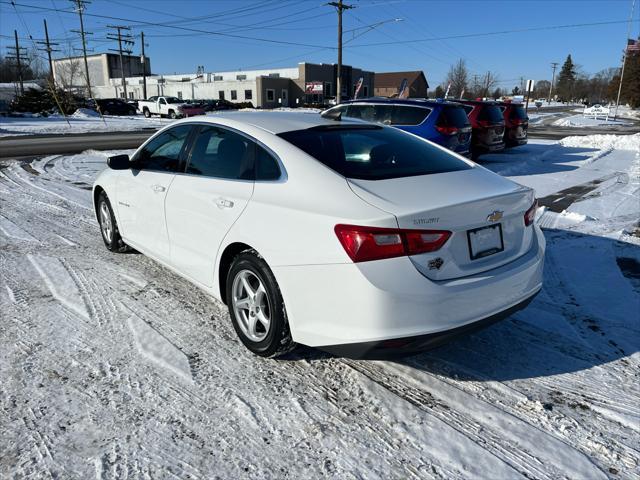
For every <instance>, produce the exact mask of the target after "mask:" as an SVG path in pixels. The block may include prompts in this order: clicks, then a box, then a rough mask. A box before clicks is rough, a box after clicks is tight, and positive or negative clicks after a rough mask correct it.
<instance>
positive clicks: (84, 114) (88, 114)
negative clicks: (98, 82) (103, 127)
mask: <svg viewBox="0 0 640 480" xmlns="http://www.w3.org/2000/svg"><path fill="white" fill-rule="evenodd" d="M71 116H72V117H73V118H92V117H99V116H100V114H99V113H98V112H96V111H95V110H91V109H89V108H79V109H77V110H76V111H75V112H73V115H71Z"/></svg>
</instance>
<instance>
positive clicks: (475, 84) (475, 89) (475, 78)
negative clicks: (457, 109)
mask: <svg viewBox="0 0 640 480" xmlns="http://www.w3.org/2000/svg"><path fill="white" fill-rule="evenodd" d="M479 86H480V84H478V75H477V74H474V75H473V97H474V98H476V97H477V96H478V90H480V89H479V88H478V87H479ZM460 98H462V97H460Z"/></svg>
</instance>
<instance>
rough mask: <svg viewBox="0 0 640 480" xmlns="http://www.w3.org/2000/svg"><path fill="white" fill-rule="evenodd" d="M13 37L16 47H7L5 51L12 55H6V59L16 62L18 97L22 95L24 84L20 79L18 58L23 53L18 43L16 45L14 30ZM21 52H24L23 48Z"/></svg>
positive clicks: (15, 32) (16, 36) (16, 33)
mask: <svg viewBox="0 0 640 480" xmlns="http://www.w3.org/2000/svg"><path fill="white" fill-rule="evenodd" d="M13 35H14V37H15V39H16V46H15V47H7V49H8V50H9V53H11V54H12V55H7V58H10V59H12V60H15V61H16V67H17V68H18V84H19V85H20V95H24V83H23V81H22V80H23V79H22V62H21V61H20V56H21V55H23V53H22V52H21V51H20V43H18V31H17V30H14V31H13ZM11 50H14V52H12V51H11ZM22 50H24V48H23V49H22Z"/></svg>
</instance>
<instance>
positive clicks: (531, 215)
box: [524, 199, 538, 227]
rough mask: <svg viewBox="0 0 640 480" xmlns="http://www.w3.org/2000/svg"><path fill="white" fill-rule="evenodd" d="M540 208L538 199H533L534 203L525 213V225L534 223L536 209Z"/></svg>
mask: <svg viewBox="0 0 640 480" xmlns="http://www.w3.org/2000/svg"><path fill="white" fill-rule="evenodd" d="M537 209H538V200H537V199H536V200H534V201H533V205H531V208H530V209H529V210H527V211H526V212H525V213H524V224H525V226H527V227H528V226H529V225H533V222H534V220H535V219H536V210H537Z"/></svg>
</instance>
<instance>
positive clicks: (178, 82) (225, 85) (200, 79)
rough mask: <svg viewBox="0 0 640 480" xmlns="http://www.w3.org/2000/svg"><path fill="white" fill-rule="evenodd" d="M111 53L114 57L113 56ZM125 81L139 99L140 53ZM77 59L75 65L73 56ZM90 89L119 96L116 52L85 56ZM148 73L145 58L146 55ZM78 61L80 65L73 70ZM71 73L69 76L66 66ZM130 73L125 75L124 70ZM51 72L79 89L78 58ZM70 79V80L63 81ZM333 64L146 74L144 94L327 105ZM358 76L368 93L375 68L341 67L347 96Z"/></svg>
mask: <svg viewBox="0 0 640 480" xmlns="http://www.w3.org/2000/svg"><path fill="white" fill-rule="evenodd" d="M111 57H115V59H114V60H113V59H112V58H111ZM125 58H127V60H126V61H125V75H126V78H125V81H126V84H127V96H128V98H129V99H142V98H143V97H144V94H143V83H144V79H143V77H142V73H143V72H142V64H141V63H140V58H139V57H133V56H131V57H125ZM78 59H79V60H80V63H79V64H78V61H77V60H78ZM87 59H88V60H89V61H90V63H89V76H90V78H91V90H92V94H93V96H94V97H95V98H113V97H120V98H124V89H123V87H122V78H121V71H120V63H119V57H118V56H117V55H111V54H100V55H92V56H88V57H87ZM146 60H147V65H146V68H147V70H146V71H147V73H148V72H150V61H149V59H148V58H147V59H146ZM78 66H79V67H81V69H78ZM70 70H71V71H73V72H74V75H69V74H68V73H69V71H70ZM129 71H131V72H132V73H131V74H130V75H129V74H128V72H129ZM54 74H55V75H56V81H57V82H58V84H59V85H62V86H65V88H75V89H79V88H84V87H85V82H84V63H82V57H77V58H70V59H60V60H55V61H54ZM65 74H67V75H66V77H65V78H64V80H68V79H69V78H70V79H71V80H72V81H62V80H63V76H64V75H65ZM336 75H337V65H334V64H324V63H323V64H314V63H306V62H302V63H299V64H298V65H297V66H296V67H290V68H271V69H263V70H247V71H243V70H238V71H228V72H211V73H200V74H182V75H157V74H151V75H149V74H148V75H147V78H146V83H147V97H151V96H154V95H165V96H173V97H178V98H183V99H185V100H204V99H212V100H217V99H224V100H228V101H230V102H234V103H240V102H250V103H251V104H252V105H253V106H255V107H259V108H274V107H295V106H301V105H304V104H307V105H308V104H327V103H328V102H329V100H330V99H333V98H335V97H336V96H337V95H336ZM361 78H362V86H361V88H360V91H359V96H360V97H367V96H370V95H371V94H372V93H373V88H374V73H373V72H369V71H366V70H362V69H359V68H355V67H351V66H349V65H343V66H342V85H343V89H342V95H343V96H348V97H352V96H353V95H354V93H355V90H356V85H357V84H358V82H359V80H360V79H361Z"/></svg>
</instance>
